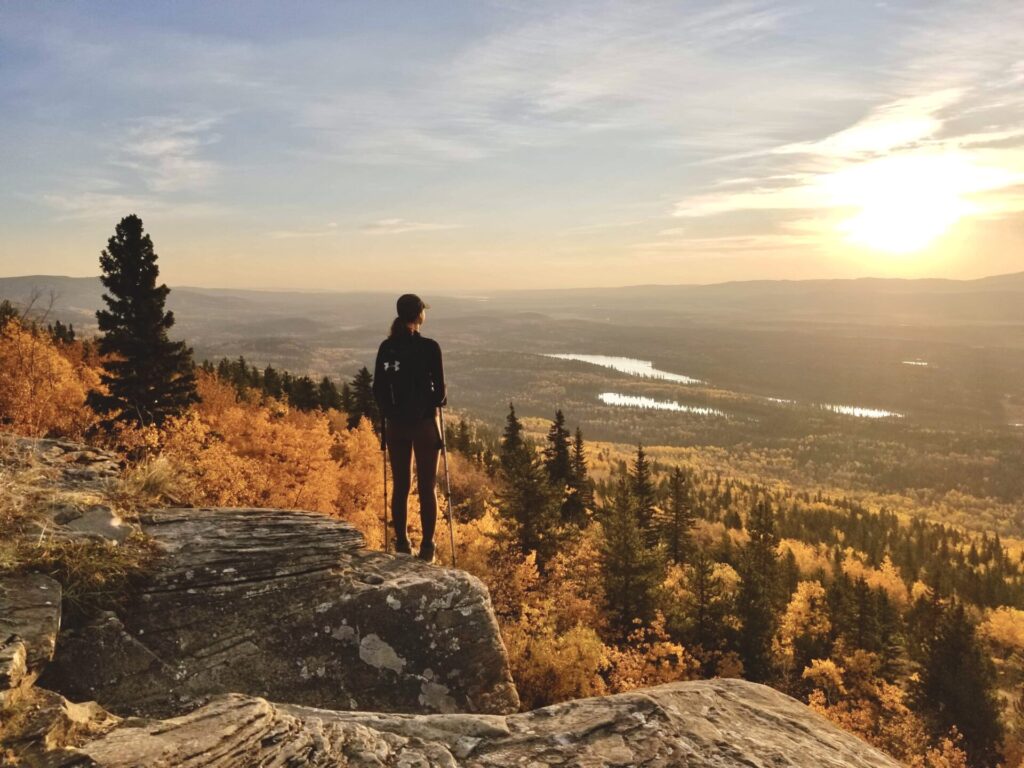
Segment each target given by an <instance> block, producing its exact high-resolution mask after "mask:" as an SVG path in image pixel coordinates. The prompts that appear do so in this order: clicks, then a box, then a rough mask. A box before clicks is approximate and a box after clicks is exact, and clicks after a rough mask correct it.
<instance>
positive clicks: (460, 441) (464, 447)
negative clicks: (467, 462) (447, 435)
mask: <svg viewBox="0 0 1024 768" xmlns="http://www.w3.org/2000/svg"><path fill="white" fill-rule="evenodd" d="M452 447H453V448H455V450H457V451H458V452H459V453H461V454H462V455H464V456H469V455H471V454H472V452H473V438H472V436H471V435H470V431H469V422H467V421H466V420H465V419H463V418H460V419H459V423H458V424H457V425H456V428H455V439H454V440H453V441H452Z"/></svg>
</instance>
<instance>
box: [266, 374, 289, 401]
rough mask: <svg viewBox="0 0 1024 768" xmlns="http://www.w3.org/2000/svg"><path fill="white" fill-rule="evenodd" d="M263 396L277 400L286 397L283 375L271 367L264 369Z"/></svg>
mask: <svg viewBox="0 0 1024 768" xmlns="http://www.w3.org/2000/svg"><path fill="white" fill-rule="evenodd" d="M263 394H265V395H267V396H268V397H273V398H274V399H275V400H280V399H281V398H282V397H283V396H284V387H282V386H281V375H280V374H279V373H278V372H277V369H276V368H274V367H273V366H271V365H268V366H267V367H266V368H264V369H263Z"/></svg>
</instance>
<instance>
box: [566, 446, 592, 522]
mask: <svg viewBox="0 0 1024 768" xmlns="http://www.w3.org/2000/svg"><path fill="white" fill-rule="evenodd" d="M593 508H594V484H593V482H592V481H591V479H590V471H589V469H588V468H587V448H586V444H585V443H584V442H583V432H582V430H580V428H579V427H576V434H575V435H574V437H573V443H572V454H571V455H570V457H569V492H568V493H567V494H566V497H565V502H564V503H563V504H562V520H563V522H565V523H567V524H570V525H575V526H577V527H579V528H582V527H584V526H585V525H586V524H587V523H588V522H589V513H590V511H591V510H592V509H593Z"/></svg>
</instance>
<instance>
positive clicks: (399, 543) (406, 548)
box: [395, 539, 412, 555]
mask: <svg viewBox="0 0 1024 768" xmlns="http://www.w3.org/2000/svg"><path fill="white" fill-rule="evenodd" d="M395 552H397V553H398V554H400V555H411V554H412V544H410V543H409V540H408V539H395Z"/></svg>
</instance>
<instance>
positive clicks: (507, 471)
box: [498, 404, 561, 571]
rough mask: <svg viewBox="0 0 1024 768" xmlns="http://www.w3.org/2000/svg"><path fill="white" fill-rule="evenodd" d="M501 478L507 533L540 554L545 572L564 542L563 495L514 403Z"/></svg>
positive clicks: (521, 547) (519, 545) (519, 544)
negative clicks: (561, 523)
mask: <svg viewBox="0 0 1024 768" xmlns="http://www.w3.org/2000/svg"><path fill="white" fill-rule="evenodd" d="M501 479H502V490H501V492H500V493H499V504H498V512H499V514H500V515H501V518H502V521H503V522H504V524H505V528H506V531H507V535H508V536H509V538H510V539H511V540H512V541H513V543H514V545H515V546H516V547H517V548H518V549H519V551H520V552H521V553H522V554H524V555H528V554H529V553H531V552H534V553H536V557H537V567H538V568H539V569H540V570H541V571H543V570H544V567H545V565H546V564H547V562H548V561H549V560H550V559H551V557H553V556H554V555H555V553H556V552H557V550H558V546H559V544H560V542H561V531H560V530H559V502H560V498H559V497H558V495H557V494H555V493H554V492H553V490H552V488H551V484H550V483H549V482H548V477H547V471H546V469H545V468H544V465H543V464H542V463H541V462H540V460H539V459H538V457H537V455H536V452H535V451H534V449H533V446H531V445H530V444H529V443H528V442H527V441H526V440H525V439H524V438H523V436H522V425H521V424H520V423H519V419H517V418H516V415H515V408H513V407H512V406H511V404H510V405H509V415H508V418H507V420H506V424H505V435H504V437H503V439H502V443H501Z"/></svg>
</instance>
